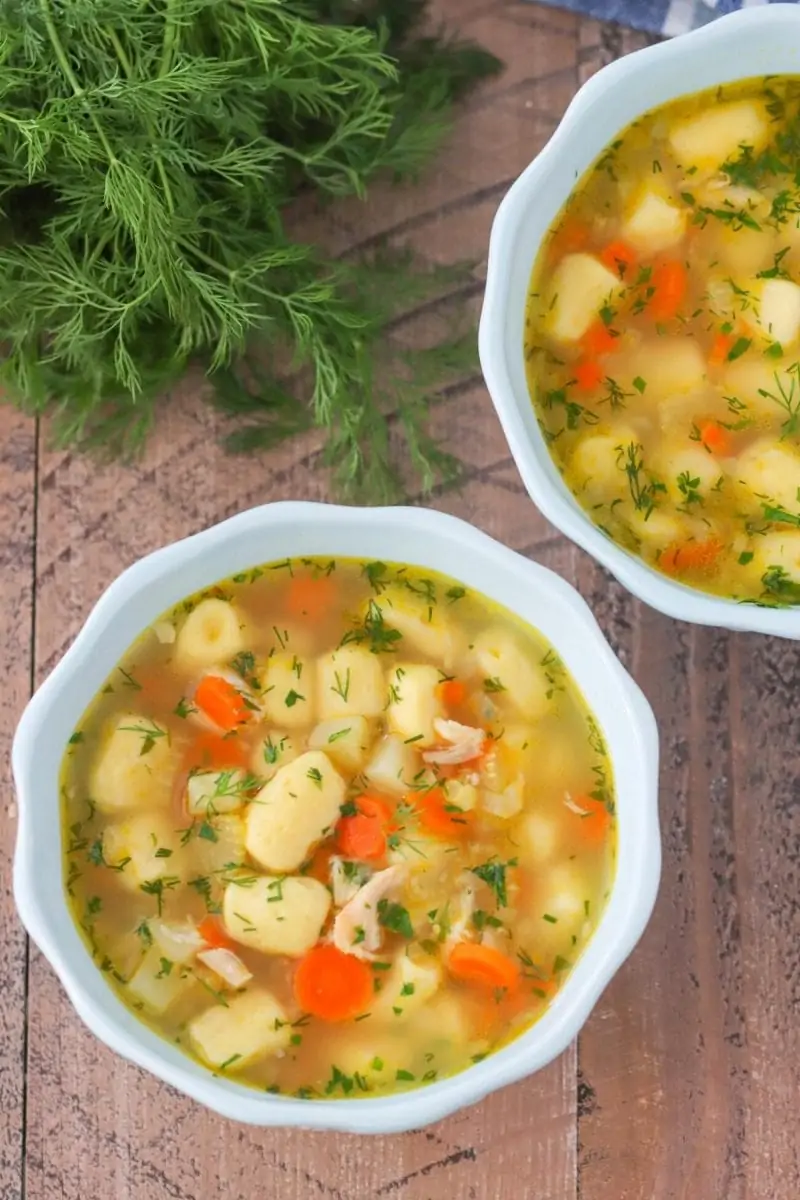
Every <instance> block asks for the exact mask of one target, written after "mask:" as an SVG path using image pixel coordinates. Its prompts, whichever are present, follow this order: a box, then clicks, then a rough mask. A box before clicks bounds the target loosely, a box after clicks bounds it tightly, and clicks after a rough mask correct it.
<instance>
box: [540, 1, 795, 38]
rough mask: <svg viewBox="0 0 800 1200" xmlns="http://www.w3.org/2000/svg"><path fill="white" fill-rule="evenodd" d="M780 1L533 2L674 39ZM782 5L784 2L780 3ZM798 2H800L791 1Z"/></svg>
mask: <svg viewBox="0 0 800 1200" xmlns="http://www.w3.org/2000/svg"><path fill="white" fill-rule="evenodd" d="M780 2H781V0H537V3H539V4H549V5H550V7H551V8H568V9H570V11H572V12H578V13H583V15H584V16H586V17H595V18H597V20H599V21H617V22H618V23H619V24H620V25H630V26H631V27H632V28H633V29H644V30H645V31H646V32H647V33H661V34H664V35H665V36H666V37H674V36H675V35H676V34H678V33H686V32H687V31H688V30H690V29H697V28H698V26H700V25H706V24H708V22H709V21H713V20H714V18H715V17H721V16H722V15H723V14H724V13H730V12H737V11H738V10H739V9H740V8H758V7H759V6H760V5H763V4H772V3H780ZM782 2H783V3H786V0H782ZM794 2H795V3H800V0H794Z"/></svg>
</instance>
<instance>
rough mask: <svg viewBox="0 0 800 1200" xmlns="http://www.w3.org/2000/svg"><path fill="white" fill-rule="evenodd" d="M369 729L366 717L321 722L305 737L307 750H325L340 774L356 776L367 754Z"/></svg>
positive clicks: (340, 718)
mask: <svg viewBox="0 0 800 1200" xmlns="http://www.w3.org/2000/svg"><path fill="white" fill-rule="evenodd" d="M369 742H370V728H369V721H367V719H366V717H337V718H335V720H333V721H321V722H320V724H319V725H316V726H315V727H314V728H313V729H312V730H311V733H310V734H309V735H308V747H309V749H310V750H324V751H325V753H326V754H327V755H328V757H329V758H331V759H332V760H333V762H334V763H336V766H337V767H340V768H341V769H342V770H343V771H347V772H350V773H351V774H355V773H356V772H357V771H360V770H361V768H362V767H363V766H364V763H365V761H366V758H367V753H368V751H369Z"/></svg>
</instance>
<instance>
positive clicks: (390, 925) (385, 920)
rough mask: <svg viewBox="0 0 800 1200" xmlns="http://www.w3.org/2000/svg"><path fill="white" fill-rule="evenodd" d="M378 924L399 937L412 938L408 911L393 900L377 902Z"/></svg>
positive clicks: (411, 926)
mask: <svg viewBox="0 0 800 1200" xmlns="http://www.w3.org/2000/svg"><path fill="white" fill-rule="evenodd" d="M378 922H379V924H380V925H382V926H383V928H384V929H388V930H389V931H390V932H391V933H399V934H400V935H401V937H405V938H413V936H414V927H413V925H412V924H411V917H410V915H409V912H408V909H407V908H404V907H403V905H402V904H397V903H396V902H395V901H393V900H386V899H384V900H379V901H378Z"/></svg>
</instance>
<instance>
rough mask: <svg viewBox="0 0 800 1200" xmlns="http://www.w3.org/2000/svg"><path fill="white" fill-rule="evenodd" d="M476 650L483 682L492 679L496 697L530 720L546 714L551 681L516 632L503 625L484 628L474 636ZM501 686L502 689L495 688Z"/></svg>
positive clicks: (477, 663) (474, 650) (476, 661)
mask: <svg viewBox="0 0 800 1200" xmlns="http://www.w3.org/2000/svg"><path fill="white" fill-rule="evenodd" d="M473 652H474V657H475V663H476V666H477V668H478V672H479V674H480V676H481V677H482V679H483V681H484V685H485V683H486V681H487V680H490V681H492V686H493V690H492V699H493V700H497V701H498V702H499V703H501V704H502V705H503V706H508V707H510V708H512V709H515V710H516V711H517V712H518V713H519V714H520V715H521V716H524V717H527V718H528V719H530V720H535V719H536V718H537V717H541V716H544V714H545V713H546V712H547V711H548V709H549V707H550V700H549V697H548V694H547V693H548V692H549V691H550V683H549V682H548V679H547V677H546V675H545V673H544V671H543V670H542V668H541V667H540V666H538V665H535V664H534V663H532V662H531V652H530V650H528V649H526V648H525V647H523V646H522V645H520V643H519V642H518V641H517V639H516V638H515V637H514V635H513V633H511V632H510V631H509V630H508V629H504V628H503V627H502V626H497V627H495V628H493V629H486V630H483V632H481V633H479V634H478V636H477V637H476V638H475V642H474V646H473ZM498 685H499V689H500V690H497V691H495V689H496V688H497V687H498Z"/></svg>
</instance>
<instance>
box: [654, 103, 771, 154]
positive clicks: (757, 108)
mask: <svg viewBox="0 0 800 1200" xmlns="http://www.w3.org/2000/svg"><path fill="white" fill-rule="evenodd" d="M768 141H769V120H768V118H767V115H766V113H765V111H764V106H763V104H757V103H755V102H754V101H752V100H737V101H734V102H732V103H730V104H715V105H713V106H711V107H708V108H704V109H703V110H702V112H699V113H697V115H696V116H692V117H688V118H686V119H684V120H682V121H679V122H678V123H677V124H676V125H674V126H673V128H672V130H671V131H670V134H669V143H670V146H671V147H672V150H673V153H674V154H675V156H676V158H677V159H678V162H679V163H680V165H681V166H682V167H707V168H711V167H718V166H721V164H722V163H724V162H725V160H726V159H728V158H731V157H734V158H735V157H737V151H738V150H739V148H740V147H741V146H752V147H753V149H754V150H762V149H763V148H764V146H766V144H767V142H768Z"/></svg>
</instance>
